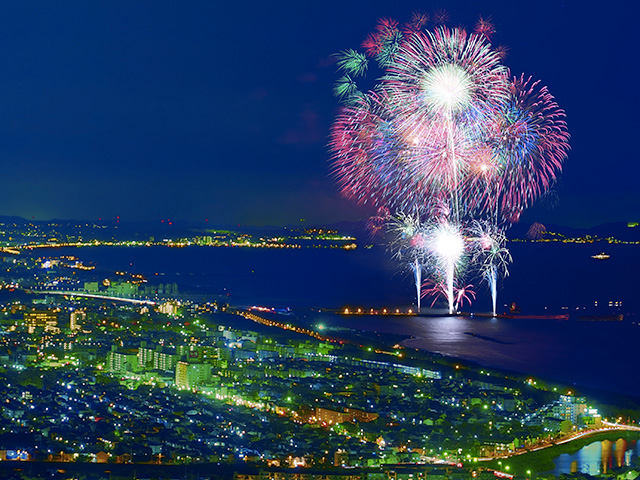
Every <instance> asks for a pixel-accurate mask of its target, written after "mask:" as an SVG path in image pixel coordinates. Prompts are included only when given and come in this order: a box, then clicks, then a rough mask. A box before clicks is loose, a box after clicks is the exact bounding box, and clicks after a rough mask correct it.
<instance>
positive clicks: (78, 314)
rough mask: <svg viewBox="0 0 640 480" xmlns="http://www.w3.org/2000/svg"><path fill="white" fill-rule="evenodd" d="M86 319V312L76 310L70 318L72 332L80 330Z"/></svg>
mask: <svg viewBox="0 0 640 480" xmlns="http://www.w3.org/2000/svg"><path fill="white" fill-rule="evenodd" d="M86 318H87V312H85V311H84V310H74V311H73V312H71V315H70V316H69V328H70V329H71V330H72V331H76V330H80V328H81V327H82V324H83V323H84V321H85V319H86Z"/></svg>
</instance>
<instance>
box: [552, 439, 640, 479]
mask: <svg viewBox="0 0 640 480" xmlns="http://www.w3.org/2000/svg"><path fill="white" fill-rule="evenodd" d="M638 457H640V442H637V441H636V440H631V441H627V440H625V439H624V438H619V439H618V440H617V441H615V442H611V441H609V440H603V441H601V442H593V443H591V444H589V445H587V446H585V447H583V448H581V449H580V450H579V451H577V452H576V453H573V454H571V455H569V454H567V453H564V454H562V455H560V456H558V457H556V459H555V465H556V468H555V469H554V470H553V471H552V473H553V474H554V475H560V474H562V473H576V472H579V473H586V474H589V475H600V474H603V473H607V472H608V471H609V470H610V469H611V468H615V467H622V466H630V465H632V464H633V462H634V460H635V459H636V458H638Z"/></svg>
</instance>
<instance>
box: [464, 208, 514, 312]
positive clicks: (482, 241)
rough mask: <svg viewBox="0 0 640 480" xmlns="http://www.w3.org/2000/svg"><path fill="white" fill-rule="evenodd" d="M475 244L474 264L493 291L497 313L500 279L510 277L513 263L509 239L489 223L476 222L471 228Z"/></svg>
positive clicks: (494, 309)
mask: <svg viewBox="0 0 640 480" xmlns="http://www.w3.org/2000/svg"><path fill="white" fill-rule="evenodd" d="M471 240H472V242H473V248H474V253H473V260H472V262H473V264H475V265H478V268H479V269H480V273H481V276H482V278H483V279H484V280H485V281H486V282H487V284H488V285H489V290H490V291H491V304H492V307H493V308H492V312H493V315H494V316H495V315H496V313H497V299H498V278H499V277H506V276H508V275H509V270H508V269H507V267H508V265H509V264H510V263H511V262H512V258H511V254H510V253H509V250H507V249H506V247H505V245H506V242H507V238H506V236H505V234H504V232H503V231H502V230H500V229H498V227H496V226H495V225H494V224H492V223H490V222H488V221H474V222H473V224H472V226H471Z"/></svg>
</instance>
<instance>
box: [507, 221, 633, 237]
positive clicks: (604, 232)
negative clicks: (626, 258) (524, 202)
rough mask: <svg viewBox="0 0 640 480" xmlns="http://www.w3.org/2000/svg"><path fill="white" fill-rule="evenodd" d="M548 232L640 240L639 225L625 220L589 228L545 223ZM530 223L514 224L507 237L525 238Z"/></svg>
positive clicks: (570, 235) (569, 235)
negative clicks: (631, 225) (632, 225)
mask: <svg viewBox="0 0 640 480" xmlns="http://www.w3.org/2000/svg"><path fill="white" fill-rule="evenodd" d="M544 226H545V227H546V230H547V231H548V232H554V233H561V234H562V235H564V236H566V237H574V238H575V237H583V236H586V235H591V236H597V237H600V238H607V237H615V238H617V239H618V240H624V241H640V225H639V226H635V227H630V226H629V225H628V224H627V223H626V222H614V223H605V224H602V225H597V226H595V227H589V228H574V227H566V226H563V225H554V224H545V225H544ZM530 227H531V224H530V223H525V224H516V225H514V226H512V227H511V228H510V229H509V230H508V231H507V237H508V238H526V235H527V232H528V231H529V228H530Z"/></svg>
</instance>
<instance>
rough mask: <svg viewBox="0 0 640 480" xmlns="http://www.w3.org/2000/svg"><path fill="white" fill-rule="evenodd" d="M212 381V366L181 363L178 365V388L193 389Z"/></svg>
mask: <svg viewBox="0 0 640 480" xmlns="http://www.w3.org/2000/svg"><path fill="white" fill-rule="evenodd" d="M210 380H211V365H208V364H206V363H187V362H183V361H180V362H178V364H177V365H176V386H177V387H178V388H188V389H192V388H195V387H197V386H200V385H204V384H205V383H207V382H209V381H210Z"/></svg>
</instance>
